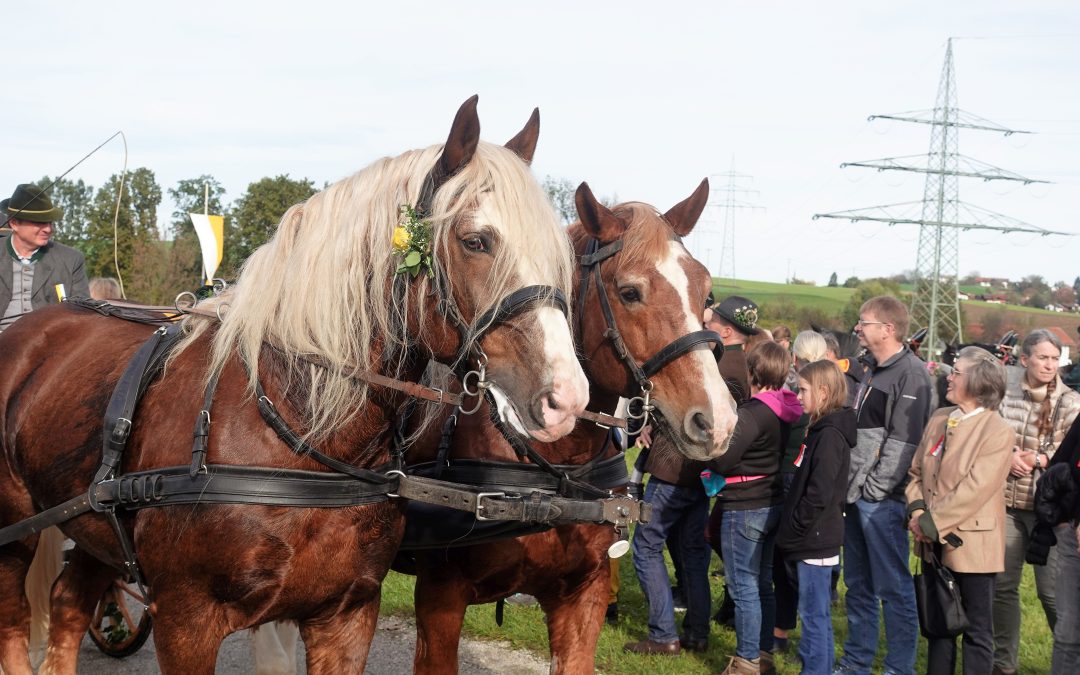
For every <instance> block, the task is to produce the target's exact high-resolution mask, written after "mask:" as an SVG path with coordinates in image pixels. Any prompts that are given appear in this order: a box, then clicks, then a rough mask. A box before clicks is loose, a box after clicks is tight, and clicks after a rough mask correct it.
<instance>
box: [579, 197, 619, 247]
mask: <svg viewBox="0 0 1080 675" xmlns="http://www.w3.org/2000/svg"><path fill="white" fill-rule="evenodd" d="M574 205H575V206H577V213H578V219H579V220H581V224H582V225H583V226H584V227H585V231H586V232H588V233H589V234H591V235H592V236H593V237H595V238H596V239H597V240H598V241H599V242H600V243H601V244H610V243H611V242H613V241H615V240H616V239H618V238H620V237H622V236H623V233H624V232H626V228H627V227H628V226H629V223H627V222H625V221H623V220H622V219H621V218H619V217H618V216H617V215H615V214H614V213H612V211H611V209H609V208H608V207H606V206H604V205H603V204H601V203H600V202H598V201H597V200H596V197H595V196H593V193H592V190H590V189H589V184H588V183H584V182H583V183H582V184H581V185H579V186H578V189H577V193H576V194H575V195H574Z"/></svg>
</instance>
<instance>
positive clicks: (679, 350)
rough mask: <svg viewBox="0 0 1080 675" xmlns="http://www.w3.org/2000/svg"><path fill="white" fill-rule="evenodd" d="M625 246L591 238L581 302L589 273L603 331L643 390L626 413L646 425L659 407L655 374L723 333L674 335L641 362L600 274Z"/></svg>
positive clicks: (585, 256) (580, 330)
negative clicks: (628, 343)
mask: <svg viewBox="0 0 1080 675" xmlns="http://www.w3.org/2000/svg"><path fill="white" fill-rule="evenodd" d="M622 248H623V240H622V239H618V240H616V241H613V242H611V243H610V244H607V245H606V246H603V247H601V246H600V242H599V241H598V240H597V239H594V238H592V237H590V238H589V243H588V244H587V245H586V247H585V253H584V254H583V255H582V256H581V257H580V258H579V260H578V264H579V265H581V286H580V289H579V294H578V297H579V298H581V302H582V303H584V302H585V293H586V291H588V290H589V277H590V274H591V275H592V276H595V277H596V294H597V295H598V296H599V298H600V310H601V312H602V313H603V315H604V322H605V323H606V325H607V328H606V330H605V331H604V337H606V338H608V339H610V340H611V343H612V345H613V346H614V348H615V353H616V354H618V356H619V359H621V360H622V362H623V363H624V364H626V367H627V369H629V371H630V374H631V375H632V376H633V378H634V380H635V381H636V382H637V385H638V387H640V389H641V395H640V396H635V397H634V398H632V399H630V403H631V404H632V405H630V406H627V415H629V416H630V417H631V418H633V419H638V420H641V425H642V426H645V425H646V424H648V422H649V413H651V412H653V411H655V409H656V406H655V405H653V403H652V401H651V397H652V390H653V382H652V379H651V378H652V376H653V375H655V374H656V373H658V372H660V370H661V369H662V368H663V367H664V366H666V365H667V364H669V363H671V362H672V361H674V360H675V359H677V358H678V357H680V356H682V355H683V354H685V353H687V352H689V351H691V350H693V349H694V348H696V347H697V346H698V345H701V344H707V343H716V344H719V343H720V334H719V333H717V332H716V331H712V330H697V331H693V332H691V333H687V334H686V335H683V336H682V337H678V338H675V339H674V340H672V341H671V342H669V343H668V344H667V345H665V346H664V347H662V348H661V349H660V350H659V351H658V352H656V354H654V355H653V356H651V357H650V358H649V359H648V360H647V361H645V363H642V364H639V363H638V362H637V360H636V359H635V358H634V357H633V355H631V354H630V351H629V350H628V349H627V348H626V342H625V341H624V340H623V337H622V333H621V332H620V331H619V328H618V326H616V324H615V314H614V312H612V310H611V303H610V302H609V301H608V297H607V289H606V287H605V285H604V278H603V276H602V275H601V273H600V267H601V264H602V263H603V262H604V261H605V260H607V259H608V258H611V257H613V256H614V255H616V254H617V253H619V251H621V250H622ZM584 315H585V313H584V312H578V331H577V332H578V335H579V336H580V337H579V339H582V340H583V339H584V337H585V332H584V327H585V324H584V319H583V317H584ZM638 405H640V408H641V412H640V413H637V412H634V411H633V408H636V407H637V406H638Z"/></svg>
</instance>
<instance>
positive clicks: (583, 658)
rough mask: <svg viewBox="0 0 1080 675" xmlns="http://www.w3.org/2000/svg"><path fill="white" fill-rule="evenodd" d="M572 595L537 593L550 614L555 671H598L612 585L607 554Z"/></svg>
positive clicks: (575, 674) (564, 673)
mask: <svg viewBox="0 0 1080 675" xmlns="http://www.w3.org/2000/svg"><path fill="white" fill-rule="evenodd" d="M601 563H602V564H601V565H599V567H597V568H596V570H595V573H593V574H589V575H588V576H587V577H586V578H585V580H584V581H583V583H582V584H581V585H579V586H577V587H576V588H574V589H573V590H572V592H571V594H570V595H563V594H562V593H550V594H549V593H541V594H538V595H537V600H539V601H540V606H541V607H542V608H543V610H544V614H545V615H546V616H547V625H548V641H549V643H550V644H551V672H552V673H558V674H560V675H578V674H584V673H593V672H595V668H594V665H595V662H596V643H597V641H598V640H599V639H600V630H601V629H602V628H603V627H604V612H605V611H606V610H607V604H608V594H609V592H610V591H609V585H610V567H609V565H608V561H607V557H606V556H604V559H603V560H602V561H601Z"/></svg>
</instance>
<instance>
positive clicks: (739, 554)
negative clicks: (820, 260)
mask: <svg viewBox="0 0 1080 675" xmlns="http://www.w3.org/2000/svg"><path fill="white" fill-rule="evenodd" d="M703 323H704V325H705V327H706V328H710V329H713V330H715V331H716V332H717V333H718V334H719V336H720V338H721V341H722V344H720V345H718V346H717V347H716V349H715V350H714V351H715V354H716V358H717V361H718V365H719V368H720V370H721V373H722V374H723V376H724V379H725V381H726V382H727V385H728V388H729V390H730V391H731V393H732V396H733V398H734V399H735V401H736V402H737V404H738V424H737V425H736V428H735V432H734V434H733V436H732V439H731V442H730V446H729V448H728V450H727V452H726V453H725V454H723V455H722V456H720V457H719V458H717V459H714V460H712V461H710V462H697V461H692V460H688V459H686V458H685V457H684V456H682V455H681V454H679V452H678V450H677V448H676V447H675V444H674V443H673V442H672V441H671V440H670V439H668V438H666V437H665V436H664V435H663V434H662V433H660V432H658V431H657V430H655V429H652V428H650V427H648V426H646V427H645V428H644V429H642V430H640V433H639V435H638V437H637V444H638V445H639V446H640V447H641V448H642V450H641V452H640V453H639V455H638V459H637V462H636V464H635V467H634V471H633V472H632V474H631V482H632V487H631V489H632V490H637V489H641V486H640V484H641V483H642V482H644V481H646V480H647V483H646V484H645V486H644V490H643V494H644V499H645V500H646V501H647V502H649V503H650V504H651V505H652V514H653V515H652V518H651V520H649V521H648V522H646V523H641V524H639V525H638V526H637V528H636V531H635V533H634V537H633V542H632V547H633V553H634V559H633V562H634V569H635V572H636V573H637V577H638V580H639V582H640V584H641V587H642V590H643V591H644V595H645V598H646V600H647V602H648V634H647V636H645V638H644V639H642V640H640V641H637V642H631V643H629V644H627V645H626V646H625V648H624V649H625V650H626V651H628V652H634V653H643V654H665V655H677V654H679V653H680V652H682V651H695V652H701V651H705V650H706V649H708V641H709V634H710V626H709V623H710V615H712V599H711V597H710V586H709V580H708V570H709V567H710V562H711V555H712V553H713V552H716V553H717V555H718V556H719V557H720V559H721V561H722V563H723V565H722V567H723V575H724V582H725V583H724V591H723V596H724V597H723V602H721V604H720V609H719V611H718V612H717V613H716V614H715V615H712V620H713V621H715V622H716V623H718V624H720V625H721V626H725V627H726V628H725V630H726V629H733V630H734V633H735V636H734V637H735V654H734V655H732V656H731V658H730V660H729V662H728V665H727V667H726V669H725V670H724V671H723V672H724V675H741V674H744V673H767V672H774V670H775V666H774V655H775V654H776V653H777V652H786V651H788V649H789V641H788V631H790V630H792V629H793V628H795V627H796V624H797V623H799V624H801V634H800V635H801V637H800V639H799V644H798V652H797V657H798V659H799V662H800V663H801V665H802V671H801V672H803V673H810V674H815V675H816V674H832V673H853V674H867V675H868V674H869V673H870V672H871V671H872V670H874V672H878V671H879V670H883V672H885V673H889V674H893V673H895V674H903V675H907V674H910V673H914V672H915V667H916V653H917V649H918V642H919V636H920V632H921V633H922V635H923V636H925V637H926V639H927V664H926V672H928V673H932V674H937V673H953V672H955V670H956V668H957V661H958V652H959V653H961V654H962V663H963V665H962V668H963V672H964V673H967V674H970V675H975V674H978V675H990V674H994V675H997V674H1001V675H1008V674H1011V673H1016V672H1018V670H1019V667H1020V665H1021V664H1020V658H1019V649H1018V647H1019V637H1020V616H1021V603H1020V597H1019V592H1018V588H1019V583H1020V578H1021V573H1022V570H1023V567H1024V565H1025V560H1026V561H1027V562H1029V563H1032V564H1033V565H1034V568H1035V577H1036V581H1037V588H1038V595H1039V600H1040V602H1041V605H1042V609H1043V613H1044V614H1045V621H1046V623H1047V625H1048V627H1049V629H1050V630H1051V631H1052V633H1053V636H1054V648H1053V656H1052V668H1053V673H1060V674H1064V673H1073V672H1075V671H1076V670H1077V667H1078V666H1080V549H1078V546H1077V538H1078V535H1080V531H1078V522H1080V423H1077V421H1076V420H1077V417H1078V413H1080V393H1077V392H1076V391H1073V390H1072V389H1070V388H1068V387H1067V386H1065V385H1064V383H1063V382H1062V380H1061V377H1060V375H1059V361H1060V359H1061V350H1062V346H1061V343H1060V341H1059V340H1058V338H1057V337H1056V336H1055V334H1054V333H1052V332H1049V331H1046V330H1033V331H1031V333H1030V334H1028V335H1027V336H1026V338H1025V339H1024V340H1023V342H1022V344H1021V346H1020V351H1021V354H1020V358H1019V365H1017V366H1008V367H1006V366H1005V365H1003V364H1002V362H1001V360H1000V359H999V358H998V357H997V356H995V355H992V354H991V353H990V352H988V351H986V350H984V349H981V348H979V347H966V348H964V349H962V350H961V351H960V352H959V354H958V356H957V359H956V361H955V362H954V364H953V365H952V367H951V368H948V369H946V370H947V373H948V374H947V375H943V377H945V378H946V382H947V387H946V388H945V389H944V391H945V395H944V400H938V398H939V397H938V395H937V394H936V393H935V391H936V390H935V387H934V386H933V384H934V383H933V382H932V376H931V374H930V373H931V370H930V369H929V368H928V367H927V364H926V363H925V362H924V361H922V360H921V359H920V357H919V356H918V354H917V353H916V352H914V351H912V349H911V348H910V347H909V346H908V344H907V342H906V340H905V336H906V335H907V334H908V330H909V316H908V310H907V308H906V307H905V305H904V304H903V303H902V302H900V301H899V300H897V299H896V298H893V297H890V296H879V297H875V298H871V299H870V300H868V301H867V302H866V303H865V304H863V306H862V307H861V309H860V313H859V321H858V323H857V324H856V326H855V329H854V330H855V334H856V335H857V337H858V342H859V346H860V347H861V348H862V351H861V354H859V355H858V356H857V357H852V358H841V357H842V355H841V354H840V353H839V351H840V347H839V344H838V341H837V340H836V338H835V337H834V336H832V335H830V334H821V333H817V332H814V331H803V332H800V333H798V335H796V336H794V339H792V334H791V332H790V331H789V330H788V329H787V328H785V327H783V326H781V327H778V328H777V329H776V330H774V331H771V332H770V331H767V330H764V329H762V328H760V327H759V326H758V325H757V323H758V316H757V306H756V305H755V304H754V303H753V302H752V301H751V300H749V299H747V298H744V297H740V296H732V297H729V298H726V299H724V300H723V301H721V302H719V303H716V304H711V305H710V307H708V308H707V309H706V310H705V312H704V316H703ZM646 477H647V478H646ZM712 496H715V500H713V499H711V497H712ZM710 502H711V504H712V505H711V512H710ZM665 547H666V548H667V549H668V551H669V553H670V556H671V560H672V565H673V567H674V569H675V572H676V574H675V585H674V586H672V581H671V579H670V578H669V575H668V571H667V565H666V562H665V558H664V549H665ZM912 551H914V554H915V555H916V557H917V558H918V559H919V561H920V562H919V564H918V565H917V567H918V568H919V570H920V571H919V573H918V574H919V577H918V578H917V579H918V581H919V582H920V586H928V585H930V584H929V582H928V583H922V582H924V581H928V580H930V581H932V580H933V579H935V578H936V579H938V580H940V579H950V580H951V581H952V588H955V589H956V591H955V593H954V594H951V595H950V594H933V593H929V592H928V593H927V594H925V595H924V596H922V599H921V600H919V601H918V602H917V598H916V592H915V585H916V584H915V582H914V580H913V574H912V571H911V565H910V556H911V553H912ZM841 570H842V575H843V580H844V586H845V588H846V592H845V593H844V594H843V599H842V606H843V612H842V614H843V615H844V616H845V617H846V623H847V638H846V641H845V642H844V644H843V645H842V651H841V656H840V657H839V659H836V657H835V655H836V653H837V650H836V646H837V645H836V644H835V642H834V637H833V630H832V626H833V624H832V616H831V615H832V608H833V607H834V606H837V605H838V604H839V603H840V599H839V598H838V593H837V584H838V579H839V577H840V574H841ZM677 611H685V615H684V616H683V620H682V622H681V628H680V626H679V625H678V623H677V616H676V614H677ZM949 612H952V613H955V614H958V615H959V616H961V617H962V618H961V619H959V620H958V621H959V623H958V624H957V625H950V626H951V627H950V628H949V629H948V630H947V632H942V630H943V629H941V628H940V627H939V626H938V624H939V623H940V622H939V621H938V620H937V619H936V618H935V617H938V616H942V615H948V614H949ZM1026 620H1027V621H1039V622H1041V621H1042V620H1043V618H1042V617H1032V616H1027V617H1026ZM882 624H883V625H884V638H885V639H884V645H883V646H884V650H883V652H884V653H883V654H881V655H880V656H879V635H880V629H881V626H882ZM954 624H956V622H954ZM957 638H960V643H959V645H960V646H959V648H958V645H957ZM879 658H880V659H881V662H880V665H875V663H876V660H877V659H879Z"/></svg>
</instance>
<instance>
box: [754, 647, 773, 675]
mask: <svg viewBox="0 0 1080 675" xmlns="http://www.w3.org/2000/svg"><path fill="white" fill-rule="evenodd" d="M758 661H759V662H760V665H759V666H758V667H759V668H760V670H761V675H776V663H775V662H774V661H773V655H772V652H766V651H762V652H761V656H760V657H759V658H758Z"/></svg>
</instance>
